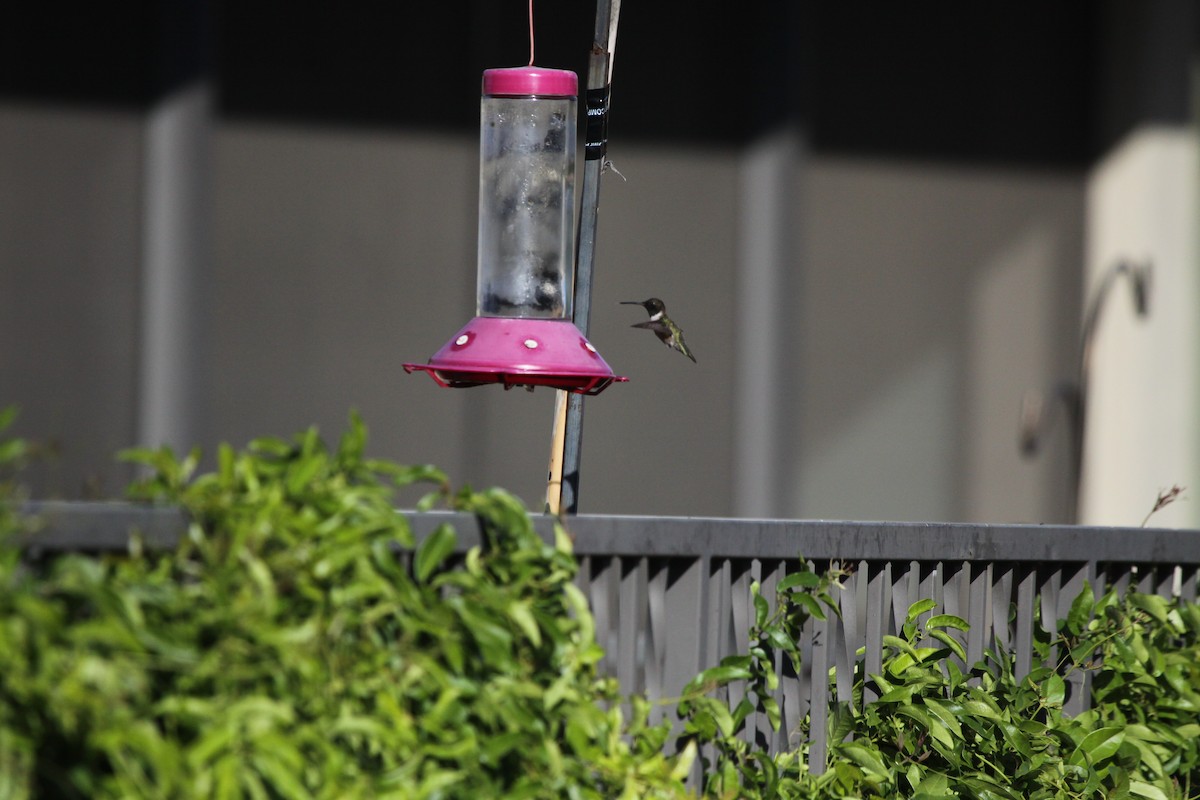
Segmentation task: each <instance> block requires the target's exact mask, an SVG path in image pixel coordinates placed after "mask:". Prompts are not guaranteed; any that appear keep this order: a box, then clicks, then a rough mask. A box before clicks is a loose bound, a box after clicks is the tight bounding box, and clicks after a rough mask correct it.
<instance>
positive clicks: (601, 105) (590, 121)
mask: <svg viewBox="0 0 1200 800" xmlns="http://www.w3.org/2000/svg"><path fill="white" fill-rule="evenodd" d="M583 141H584V145H583V158H584V160H585V161H595V160H596V159H598V158H604V154H605V153H607V152H608V87H607V86H605V87H604V88H602V89H588V90H587V127H586V128H585V129H584V139H583Z"/></svg>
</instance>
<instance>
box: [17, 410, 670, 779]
mask: <svg viewBox="0 0 1200 800" xmlns="http://www.w3.org/2000/svg"><path fill="white" fill-rule="evenodd" d="M364 442H365V431H364V429H363V426H362V424H361V422H359V421H358V420H357V419H355V420H354V421H353V424H352V426H351V428H350V430H349V432H348V433H347V434H346V435H345V436H344V437H343V439H342V441H341V444H340V446H339V447H337V448H336V449H334V450H332V451H331V450H330V449H329V448H327V447H326V446H325V445H324V444H323V443H322V441H321V440H320V438H319V437H318V436H317V434H316V432H315V431H309V432H308V433H305V434H303V435H301V436H298V437H297V438H296V439H295V440H294V441H280V440H260V441H257V442H255V443H253V444H252V445H251V446H250V447H249V449H248V450H247V451H246V452H245V453H242V454H240V455H236V454H234V453H233V452H232V451H231V450H230V449H228V448H222V449H221V451H220V453H219V454H218V463H219V466H218V468H217V470H216V471H215V472H214V473H212V474H208V475H202V476H199V477H195V476H193V471H194V470H195V465H196V459H195V456H194V455H193V456H189V457H188V458H185V459H183V460H177V459H175V458H174V457H172V456H171V454H170V453H169V452H167V451H155V452H144V451H143V452H135V453H131V454H129V457H130V458H132V459H133V460H135V461H137V462H140V463H143V464H145V465H148V466H149V467H151V468H152V469H153V471H154V475H153V477H151V478H150V479H148V480H146V481H144V482H143V483H141V484H140V485H139V486H138V487H137V489H136V493H137V495H138V496H139V497H141V498H143V499H147V500H153V501H162V502H170V503H181V504H182V505H183V506H185V507H186V508H187V509H188V510H189V511H190V513H191V518H192V520H193V522H192V523H191V525H190V527H189V529H188V533H187V538H186V541H184V542H183V544H182V545H181V546H180V547H179V548H178V549H177V550H174V551H172V552H154V551H151V550H149V549H147V548H143V547H141V546H140V545H139V543H138V542H137V541H136V539H135V540H134V541H133V542H131V546H130V552H129V553H128V554H124V555H121V556H119V557H118V556H108V557H104V558H94V557H89V556H83V555H65V556H61V557H57V558H53V559H51V560H49V561H47V562H45V563H41V564H34V565H28V566H22V565H20V562H19V561H18V559H17V555H16V552H17V551H16V547H15V545H14V543H13V542H11V541H6V542H3V543H0V548H3V549H2V551H0V797H5V798H9V797H37V798H46V797H80V798H85V797H86V798H106V797H112V798H116V797H121V798H130V797H162V798H180V797H206V798H208V797H218V798H234V797H248V798H308V797H317V798H321V797H328V798H351V797H381V798H382V797H396V798H413V799H415V798H429V800H435V799H436V798H501V797H504V798H563V797H566V798H610V797H624V798H642V797H675V796H679V795H681V794H682V778H683V776H684V774H685V773H686V771H687V770H688V767H689V763H688V757H687V755H686V754H685V755H684V757H682V758H673V757H667V756H665V755H664V754H663V743H664V740H665V737H666V731H665V729H663V728H661V727H659V728H651V727H649V726H647V725H646V717H647V705H646V704H645V703H644V702H640V703H633V704H632V706H631V707H632V709H633V712H632V714H631V718H629V719H626V718H625V717H624V716H623V712H622V703H621V702H619V701H620V699H621V698H620V697H619V696H618V694H617V687H616V685H615V683H614V682H612V681H610V680H602V679H598V678H597V674H596V668H595V667H596V662H597V661H598V660H599V659H600V657H601V655H602V652H601V650H600V648H599V647H598V646H597V645H596V642H595V638H594V635H593V629H592V618H591V615H590V612H589V610H588V607H587V603H586V601H585V599H584V597H583V595H582V593H581V592H580V591H579V590H578V589H577V588H576V587H575V586H574V585H573V583H572V578H573V577H574V574H575V569H576V565H575V561H574V559H573V557H572V555H571V549H570V542H569V540H568V538H567V537H566V536H565V535H562V534H561V532H560V534H559V536H558V538H557V541H556V543H555V545H554V546H547V545H546V544H545V543H543V542H542V540H541V539H540V538H539V537H538V536H537V534H536V533H535V532H534V530H533V528H532V525H531V523H530V520H529V517H528V516H527V515H526V513H525V512H524V510H523V509H522V508H521V506H520V505H519V503H518V502H517V501H515V500H514V499H513V498H512V497H510V496H509V495H507V494H505V493H503V492H500V491H488V492H482V493H475V492H470V491H463V492H461V493H458V494H455V495H451V494H450V493H449V492H448V490H447V489H446V482H445V478H444V476H442V474H441V473H439V472H438V471H436V470H434V469H431V468H427V467H417V468H405V467H397V466H395V465H392V464H388V463H385V462H381V461H373V460H369V459H366V458H365V457H364V455H363V448H364ZM4 452H5V451H4V450H0V454H3V453H4ZM414 483H424V484H429V485H430V486H431V487H432V490H433V494H432V495H431V499H438V498H441V499H444V500H446V501H447V502H448V503H449V504H450V505H451V506H452V507H454V508H456V509H461V510H465V511H469V512H472V513H474V514H475V515H477V516H478V518H479V519H480V521H481V523H482V528H483V530H484V532H485V537H486V542H485V543H484V545H483V546H481V547H475V548H472V549H471V550H469V551H468V552H467V553H466V555H465V557H464V558H461V559H456V558H455V557H454V556H452V552H453V550H454V548H455V538H456V535H455V532H454V531H453V530H452V529H451V528H450V527H448V526H443V527H440V528H438V529H437V531H436V532H435V533H434V534H433V535H431V536H429V537H428V538H427V539H426V540H425V541H424V542H423V543H422V544H421V546H420V547H419V548H414V546H413V537H412V534H411V532H410V531H409V528H408V525H407V523H406V521H405V519H404V517H403V516H402V515H401V514H399V513H397V512H396V511H395V510H394V509H393V494H394V491H395V490H396V489H397V488H398V487H403V486H407V485H411V484H414ZM0 519H5V520H7V522H6V526H7V529H8V531H10V532H11V531H12V530H13V529H14V527H15V522H14V519H13V518H11V517H6V518H0Z"/></svg>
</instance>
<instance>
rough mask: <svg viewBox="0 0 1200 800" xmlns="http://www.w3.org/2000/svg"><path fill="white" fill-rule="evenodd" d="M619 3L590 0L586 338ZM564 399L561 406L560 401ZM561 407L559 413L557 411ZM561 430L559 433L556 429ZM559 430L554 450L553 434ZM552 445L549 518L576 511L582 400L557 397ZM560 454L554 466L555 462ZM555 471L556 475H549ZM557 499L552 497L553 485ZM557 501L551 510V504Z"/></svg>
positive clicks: (583, 216)
mask: <svg viewBox="0 0 1200 800" xmlns="http://www.w3.org/2000/svg"><path fill="white" fill-rule="evenodd" d="M620 14H621V0H596V29H595V36H594V37H593V41H592V52H591V56H590V57H589V59H588V76H587V94H586V99H587V125H586V127H585V132H584V137H585V138H584V162H583V189H582V202H581V206H580V212H579V240H578V243H577V244H578V249H577V257H576V261H575V311H574V317H573V321H574V322H575V327H577V328H579V331H580V333H582V334H583V335H584V336H587V335H588V327H589V323H590V319H591V312H592V270H593V267H594V265H595V259H596V224H597V218H598V215H599V205H600V176H601V175H602V174H603V173H604V163H605V158H604V157H605V155H606V153H607V150H608V101H609V88H610V86H611V83H612V63H613V53H614V51H615V49H616V38H617V21H618V18H619V17H620ZM564 395H565V396H566V397H565V401H566V402H565V403H564V402H563V401H564ZM564 405H565V414H564V413H563V406H564ZM560 426H562V428H560ZM560 429H565V430H564V433H563V437H562V444H561V451H560V449H559V442H558V435H557V432H558V430H560ZM554 438H555V441H554V444H553V451H552V454H551V466H550V487H549V490H548V498H547V506H548V509H549V510H550V511H551V512H553V513H567V514H575V513H577V512H578V510H579V460H580V450H581V447H582V444H583V395H580V394H574V393H566V392H562V393H560V394H559V397H558V403H557V405H556V407H555V437H554ZM560 452H561V457H560V458H559V460H558V462H557V464H556V463H555V459H556V457H557V456H558V454H559V453H560ZM559 470H561V473H560V474H558V475H556V474H555V473H556V472H558V471H559ZM556 479H557V483H558V487H557V488H558V492H557V494H558V497H557V498H555V497H554V495H555V494H556V492H555V488H556V487H555V483H556ZM555 499H557V500H558V503H557V507H555V506H556V504H555V502H554V500H555Z"/></svg>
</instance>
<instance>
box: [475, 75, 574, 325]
mask: <svg viewBox="0 0 1200 800" xmlns="http://www.w3.org/2000/svg"><path fill="white" fill-rule="evenodd" d="M577 92H578V81H577V79H576V77H575V73H574V72H568V71H566V70H548V69H540V68H536V67H526V68H515V69H489V70H487V71H486V72H484V73H483V100H482V103H481V104H480V112H481V113H480V123H479V128H480V146H479V276H478V281H477V292H478V298H477V307H476V313H477V314H478V315H480V316H486V317H528V318H539V319H566V318H569V317H570V316H571V287H572V285H573V282H574V265H575V118H576V110H575V103H576V100H575V97H576V94H577Z"/></svg>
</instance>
